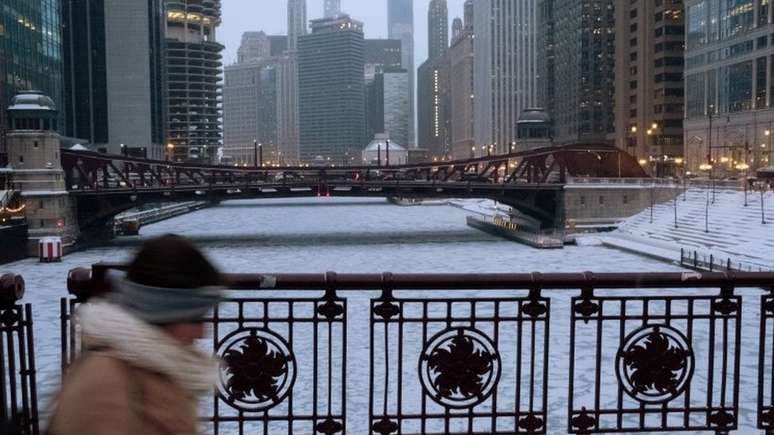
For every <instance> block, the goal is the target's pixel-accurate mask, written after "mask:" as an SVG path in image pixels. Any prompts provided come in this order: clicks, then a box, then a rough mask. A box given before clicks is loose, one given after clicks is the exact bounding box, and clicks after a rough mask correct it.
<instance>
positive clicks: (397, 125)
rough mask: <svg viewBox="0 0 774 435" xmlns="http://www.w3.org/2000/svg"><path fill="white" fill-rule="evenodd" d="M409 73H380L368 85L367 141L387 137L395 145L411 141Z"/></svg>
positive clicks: (399, 70) (398, 71)
mask: <svg viewBox="0 0 774 435" xmlns="http://www.w3.org/2000/svg"><path fill="white" fill-rule="evenodd" d="M408 116H409V100H408V72H406V71H405V70H402V69H394V70H390V71H387V72H378V73H377V74H376V75H375V76H374V78H373V79H372V80H370V81H368V82H367V83H366V139H369V140H372V139H373V138H374V137H376V135H384V136H386V137H387V138H389V139H390V141H391V142H392V143H394V144H398V145H401V146H405V145H404V144H405V143H406V141H407V140H408Z"/></svg>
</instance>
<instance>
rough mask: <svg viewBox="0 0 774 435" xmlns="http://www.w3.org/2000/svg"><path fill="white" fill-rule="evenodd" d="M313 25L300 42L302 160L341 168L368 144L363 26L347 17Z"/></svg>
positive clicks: (342, 16) (324, 19) (339, 16)
mask: <svg viewBox="0 0 774 435" xmlns="http://www.w3.org/2000/svg"><path fill="white" fill-rule="evenodd" d="M311 23H312V32H311V33H310V34H308V35H305V36H301V37H300V38H298V83H299V127H300V158H301V160H302V161H307V162H308V161H312V160H314V159H315V157H317V156H322V157H323V158H326V159H328V158H330V159H331V161H333V162H341V161H344V160H347V159H349V158H352V157H354V156H355V153H359V152H360V151H361V150H362V148H363V147H364V146H365V144H366V142H367V140H366V138H365V128H366V123H365V79H364V77H363V71H364V67H365V53H364V52H365V42H364V37H363V24H362V23H361V22H359V21H356V20H353V19H351V18H350V17H349V16H348V15H344V14H340V15H338V16H336V17H334V18H323V19H319V20H312V22H311Z"/></svg>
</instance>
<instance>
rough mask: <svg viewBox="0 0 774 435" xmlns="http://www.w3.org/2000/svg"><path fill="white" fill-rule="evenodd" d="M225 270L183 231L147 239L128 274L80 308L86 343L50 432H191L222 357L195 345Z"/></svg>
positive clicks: (64, 388)
mask: <svg viewBox="0 0 774 435" xmlns="http://www.w3.org/2000/svg"><path fill="white" fill-rule="evenodd" d="M219 284H220V275H219V273H218V271H217V270H216V269H215V267H214V266H213V265H212V264H211V263H210V262H209V261H207V259H206V258H205V257H204V255H202V253H201V252H200V251H199V250H198V249H196V247H194V246H193V245H192V244H191V243H189V242H188V241H186V240H184V239H182V238H180V237H177V236H171V235H170V236H163V237H161V238H158V239H155V240H152V241H150V242H148V243H146V244H144V245H143V246H142V247H141V248H140V251H139V252H138V253H137V256H136V257H135V258H134V260H133V261H132V262H131V263H130V265H129V269H128V271H127V274H126V277H125V278H124V277H122V278H115V279H113V280H112V281H111V291H110V293H109V294H108V295H107V296H106V297H103V298H100V299H98V300H97V299H95V300H93V301H91V302H90V303H87V304H84V305H83V306H82V307H81V308H80V309H79V310H78V321H79V325H80V327H81V331H82V337H83V353H82V355H81V357H80V358H79V360H78V361H77V362H76V363H75V364H74V365H73V366H71V367H70V368H69V369H68V371H67V376H66V377H65V379H64V382H63V386H62V390H61V392H60V393H59V395H58V397H57V399H56V403H55V404H54V412H53V416H52V418H51V420H50V424H49V427H48V432H47V433H48V434H49V435H130V434H132V435H135V434H142V435H171V434H174V435H189V434H195V433H196V432H197V419H196V404H197V399H198V398H199V397H200V396H201V395H202V394H205V393H208V392H211V391H212V388H213V386H214V383H215V380H216V379H217V375H218V364H217V361H216V360H215V359H214V358H212V357H211V356H210V355H207V354H205V353H202V352H201V351H199V350H197V349H196V347H195V345H194V342H195V340H196V339H198V338H202V336H203V335H204V325H203V323H202V318H203V317H204V316H205V315H206V314H207V313H208V312H209V311H210V310H211V309H212V308H213V307H214V306H215V305H216V304H217V303H218V301H219V300H220V298H221V290H220V288H219V287H217V286H218V285H219Z"/></svg>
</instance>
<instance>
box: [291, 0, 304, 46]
mask: <svg viewBox="0 0 774 435" xmlns="http://www.w3.org/2000/svg"><path fill="white" fill-rule="evenodd" d="M303 35H306V0H288V51H291V52H293V51H296V49H297V48H298V38H299V37H301V36H303Z"/></svg>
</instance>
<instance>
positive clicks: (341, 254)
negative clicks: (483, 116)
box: [2, 198, 759, 433]
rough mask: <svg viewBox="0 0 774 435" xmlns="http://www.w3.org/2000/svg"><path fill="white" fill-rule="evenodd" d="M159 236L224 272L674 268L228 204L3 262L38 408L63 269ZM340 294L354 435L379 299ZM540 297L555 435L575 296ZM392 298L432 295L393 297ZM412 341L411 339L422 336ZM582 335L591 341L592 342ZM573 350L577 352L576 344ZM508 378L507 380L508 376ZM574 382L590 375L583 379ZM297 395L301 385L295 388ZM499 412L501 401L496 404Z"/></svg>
mask: <svg viewBox="0 0 774 435" xmlns="http://www.w3.org/2000/svg"><path fill="white" fill-rule="evenodd" d="M165 233H177V234H180V235H183V236H186V237H190V238H191V239H193V240H194V241H195V242H196V243H197V244H198V245H200V246H201V247H202V248H203V249H204V250H205V252H206V253H207V254H208V255H209V257H210V258H211V259H212V260H214V262H215V263H217V265H218V266H219V267H220V268H222V270H223V271H226V272H277V273H283V272H325V271H336V272H340V273H347V272H368V273H379V272H384V271H390V272H412V273H423V272H424V273H449V272H470V273H494V272H533V271H538V272H544V273H548V272H580V271H587V270H591V271H595V272H656V271H658V272H666V271H679V270H681V269H679V268H678V267H677V266H674V265H669V264H665V263H661V262H656V261H654V260H650V259H646V258H643V257H639V256H636V255H632V254H628V253H623V252H619V251H615V250H610V249H607V248H604V247H601V246H582V247H566V248H565V249H564V250H544V251H540V250H534V249H531V248H528V247H525V246H521V245H518V244H516V243H513V242H509V241H506V240H501V239H499V238H496V237H493V236H489V235H487V234H484V233H481V232H479V231H476V230H474V229H471V228H468V227H467V226H466V225H465V212H464V211H463V210H460V209H457V208H454V207H446V206H433V207H429V206H428V207H399V206H394V205H390V204H388V203H387V202H385V201H382V200H361V199H358V200H349V199H331V198H321V199H307V200H271V201H235V202H227V203H224V204H221V205H220V206H218V207H214V208H210V209H204V210H200V211H198V212H195V213H192V214H189V215H186V216H182V217H178V218H175V219H172V220H169V221H165V222H161V223H158V224H155V225H152V226H149V227H146V228H143V229H142V231H141V234H142V235H141V236H140V237H139V238H122V239H118V240H116V241H114V242H112V243H110V244H109V245H107V246H104V247H99V248H93V249H89V250H86V251H82V252H77V253H74V254H72V255H69V256H67V257H66V258H65V259H64V261H63V262H62V263H56V264H39V263H37V262H35V260H25V261H21V262H17V263H12V264H10V265H5V266H3V269H2V270H3V271H10V272H14V273H19V274H22V275H23V276H24V278H25V280H26V283H27V293H26V296H25V301H26V302H29V303H32V304H33V307H34V314H35V319H34V320H35V334H36V336H35V339H36V356H37V364H38V382H39V385H40V388H39V390H40V392H41V397H42V398H43V401H44V403H45V401H46V399H48V398H49V396H50V393H51V391H53V390H54V389H55V387H56V386H57V385H58V383H59V370H60V340H59V298H60V297H62V296H64V295H66V278H67V271H68V270H70V269H72V268H74V267H88V266H90V265H91V264H93V263H95V262H99V261H110V262H121V261H125V260H127V259H128V258H130V256H131V253H132V252H133V250H134V249H135V248H136V246H137V245H138V244H139V243H140V241H141V240H142V239H145V238H149V237H153V236H154V235H160V234H165ZM342 294H343V295H345V296H346V297H347V308H348V312H347V313H348V314H347V315H348V319H347V322H348V324H349V329H348V334H347V358H348V360H347V362H346V364H347V382H348V385H347V391H346V395H347V427H348V432H350V433H359V429H358V428H365V427H367V424H368V423H367V419H368V400H369V398H368V370H369V369H368V367H369V363H368V358H369V351H368V346H369V334H368V333H367V331H368V312H369V306H370V305H369V304H370V300H371V298H374V297H376V296H378V294H377V293H375V292H351V293H342ZM744 294H745V298H746V300H745V302H746V303H749V304H748V305H746V306H745V310H747V309H748V308H749V307H752V308H753V309H755V307H756V301H757V299H756V298H758V297H759V293H758V292H756V291H753V290H750V291H747V292H746V293H744ZM471 295H476V296H477V297H482V298H487V297H496V296H503V294H502V293H499V294H497V293H492V292H490V293H486V292H478V293H476V292H468V293H455V294H454V296H455V297H465V296H471ZM513 295H517V296H521V295H523V293H517V292H514V293H513V294H510V295H509V296H513ZM546 295H547V296H550V297H551V298H552V299H551V323H550V329H551V342H550V352H549V364H548V370H549V383H548V394H549V400H548V408H549V420H548V427H549V433H550V432H551V428H555V429H556V430H561V431H565V430H566V425H567V396H568V391H567V388H568V387H567V373H568V357H569V331H570V321H569V313H570V297H571V296H575V295H577V292H546ZM275 296H279V297H281V296H282V295H275ZM399 296H401V297H412V296H430V297H432V296H434V295H433V294H428V293H424V294H421V295H416V294H415V295H407V294H405V293H401V294H399ZM435 296H437V295H435ZM753 309H751V310H749V311H745V312H744V316H743V331H742V338H743V342H742V344H741V346H742V349H757V330H758V327H759V318H758V313H757V311H754V310H753ZM607 333H608V331H605V334H607ZM697 333H698V334H701V333H706V332H697ZM322 336H323V337H324V334H323V335H322ZM415 338H416V340H417V341H418V340H420V339H421V338H419V337H415ZM586 338H587V339H588V340H589V343H591V345H593V343H594V341H593V340H594V338H593V337H586ZM615 339H616V340H617V337H616V338H615ZM404 340H408V341H404V343H406V344H405V346H406V347H405V349H406V351H417V350H418V348H419V346H418V344H417V343H412V342H411V340H410V337H409V339H404ZM208 343H209V342H208ZM500 345H503V346H506V345H509V343H507V342H502V343H500ZM579 345H582V341H579ZM744 354H745V353H744V352H743V355H744ZM504 358H510V356H504ZM298 360H299V361H300V360H303V355H298ZM507 365H508V361H504V367H507ZM511 365H512V363H511ZM298 369H299V376H298V378H297V382H299V383H304V382H306V383H309V381H308V376H307V375H306V374H303V371H304V369H305V368H304V367H299V368H298ZM576 370H577V371H578V373H583V371H584V367H582V366H577V367H576ZM592 371H593V370H592ZM697 371H699V372H700V371H701V370H697ZM403 372H404V375H405V376H411V375H413V376H416V368H415V367H411V368H404V369H403ZM741 374H742V376H741V378H742V379H741V382H742V384H741V390H740V402H741V407H742V410H741V414H740V429H741V430H740V433H750V432H749V431H753V430H754V427H755V412H756V411H755V406H756V405H755V401H756V392H757V389H756V384H757V359H756V358H755V357H754V356H748V357H744V356H743V359H742V367H741ZM405 376H404V384H405V385H406V388H405V390H404V397H406V398H409V400H419V399H418V398H419V397H420V396H421V392H420V391H419V390H418V389H419V388H421V387H420V386H419V383H418V382H409V381H408V380H406V377H405ZM507 376H511V378H512V376H513V375H506V378H507ZM582 376H592V375H591V374H590V373H589V374H585V375H582ZM299 385H300V384H299ZM379 388H381V387H379ZM296 390H298V391H302V390H303V389H299V388H298V386H297V387H296ZM377 393H380V392H379V391H377ZM393 393H394V392H393ZM294 394H296V393H295V392H294ZM298 394H302V393H298ZM512 399H514V398H511V400H512ZM606 400H614V397H613V398H611V397H603V402H604V401H606ZM613 403H614V402H613ZM410 405H411V403H409V404H407V405H406V406H410ZM507 405H508V402H507V401H506V402H504V403H502V404H500V405H498V408H499V407H500V406H507ZM44 406H45V405H44ZM281 406H284V405H281Z"/></svg>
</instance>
